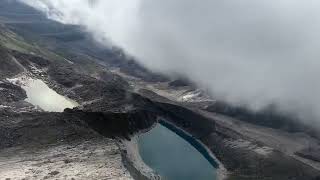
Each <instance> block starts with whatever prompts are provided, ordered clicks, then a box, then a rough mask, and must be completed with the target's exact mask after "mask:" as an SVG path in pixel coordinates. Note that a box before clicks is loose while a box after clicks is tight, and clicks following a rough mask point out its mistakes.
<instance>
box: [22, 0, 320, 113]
mask: <svg viewBox="0 0 320 180" xmlns="http://www.w3.org/2000/svg"><path fill="white" fill-rule="evenodd" d="M22 1H24V2H25V3H28V4H29V5H31V6H34V7H36V8H38V9H39V10H41V11H44V12H46V13H47V14H48V16H49V17H51V18H53V19H56V20H59V21H61V22H64V23H71V24H79V25H83V26H84V27H85V28H86V29H87V30H88V31H89V32H91V33H92V34H93V35H94V37H96V39H97V40H98V41H100V42H105V43H108V42H109V41H111V42H113V43H114V44H116V45H118V46H120V47H122V48H124V49H125V50H126V51H127V52H129V53H130V54H132V55H133V56H135V57H137V59H138V60H139V61H140V62H142V63H143V64H145V65H146V66H148V67H149V68H153V69H155V70H159V71H164V72H177V73H181V74H184V75H187V76H188V77H189V78H191V79H193V80H194V81H196V82H198V83H199V84H201V85H204V86H206V87H208V88H209V89H210V90H211V92H212V93H213V94H214V95H215V96H216V97H217V98H219V99H222V100H227V101H229V102H232V103H245V104H247V105H249V106H250V107H252V108H254V109H259V108H261V107H263V106H265V105H267V104H270V103H276V104H277V105H279V106H280V107H281V108H282V109H283V110H288V111H295V112H299V113H298V114H299V115H301V116H310V117H320V105H319V102H318V101H319V100H320V94H319V92H320V84H319V82H318V81H319V80H318V78H319V77H320V51H319V47H320V36H319V32H320V11H319V10H320V1H318V0H307V1H302V0H267V1H257V0H241V1H239V0H202V1H194V0H153V1H151V0H91V1H90V0H22Z"/></svg>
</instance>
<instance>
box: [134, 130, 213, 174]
mask: <svg viewBox="0 0 320 180" xmlns="http://www.w3.org/2000/svg"><path fill="white" fill-rule="evenodd" d="M138 144H139V151H140V155H141V157H142V159H143V161H144V162H145V163H146V164H147V165H148V166H149V167H151V168H152V169H153V170H155V171H156V172H157V173H158V174H159V175H161V177H162V178H163V179H165V180H216V179H217V178H216V168H215V167H214V166H212V164H211V163H210V162H209V161H208V160H207V159H206V158H205V157H204V156H203V155H202V154H201V153H200V152H199V151H198V150H197V149H195V148H194V147H193V146H192V145H190V144H189V143H188V142H187V141H186V140H185V139H183V138H181V137H180V136H178V135H177V134H176V133H174V132H173V131H171V130H169V129H168V128H166V127H164V126H162V125H160V124H158V125H157V126H156V127H155V128H153V129H152V130H151V131H149V132H148V133H145V134H143V135H141V137H140V138H139V141H138Z"/></svg>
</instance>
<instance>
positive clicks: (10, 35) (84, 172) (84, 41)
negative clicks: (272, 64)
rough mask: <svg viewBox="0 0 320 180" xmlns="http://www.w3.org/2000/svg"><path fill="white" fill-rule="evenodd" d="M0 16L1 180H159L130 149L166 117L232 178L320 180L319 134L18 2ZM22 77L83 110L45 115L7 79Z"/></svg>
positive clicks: (1, 7) (4, 5)
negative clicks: (224, 100)
mask: <svg viewBox="0 0 320 180" xmlns="http://www.w3.org/2000/svg"><path fill="white" fill-rule="evenodd" d="M12 3H13V4H12ZM10 8H11V10H15V14H12V13H9V12H7V11H5V10H8V9H10ZM0 12H1V13H0V17H1V18H0V23H1V26H0V64H1V65H0V177H1V178H4V179H6V178H10V179H157V178H158V177H157V176H156V175H154V174H152V172H151V173H150V172H144V171H143V170H142V169H141V167H138V166H137V164H136V162H132V161H134V160H135V159H134V158H131V157H129V155H130V154H132V152H131V151H132V148H126V147H125V146H124V144H125V142H128V141H129V140H130V139H131V138H132V137H134V135H135V134H136V133H139V132H141V131H143V130H147V129H149V128H150V127H152V126H153V125H154V123H156V122H157V120H158V119H159V118H162V119H164V120H166V121H168V122H170V123H172V124H174V125H175V126H177V127H179V128H181V129H184V130H185V131H187V132H189V133H190V134H191V135H192V136H194V137H195V138H198V139H199V140H201V141H202V142H203V143H204V144H205V145H207V147H208V148H209V149H210V150H211V152H212V153H213V154H214V155H215V156H216V157H217V159H218V160H219V161H220V162H221V166H224V167H225V168H226V170H227V171H228V177H227V178H228V179H237V180H242V179H245V180H249V179H250V180H262V179H273V180H285V179H291V180H292V179H296V180H317V179H319V178H320V162H319V157H318V153H317V152H319V149H320V140H319V136H318V135H317V132H319V131H316V130H313V129H312V128H311V129H310V128H309V127H303V128H300V129H296V128H295V127H298V126H299V127H302V126H300V125H297V124H295V123H291V121H287V120H285V121H283V118H278V120H276V119H277V118H275V117H276V116H268V115H270V113H269V114H267V115H256V114H253V113H252V112H247V111H245V110H242V109H240V110H239V109H237V108H235V107H231V106H229V105H226V104H219V103H217V102H216V101H214V99H213V98H211V97H210V96H209V95H208V94H207V93H206V92H205V91H202V90H199V89H197V88H196V87H195V86H194V85H192V83H189V82H185V81H182V80H176V81H170V80H169V79H170V78H167V77H163V76H162V75H158V74H154V73H152V72H150V71H149V70H146V69H145V68H143V67H142V66H140V65H139V64H137V63H136V62H135V61H134V60H133V59H132V58H130V57H127V56H126V55H125V54H124V53H123V52H121V50H119V49H116V48H105V47H102V46H101V45H98V44H96V43H95V42H94V41H93V40H92V39H91V38H90V37H89V36H88V35H87V34H86V33H84V32H82V31H81V29H80V28H79V27H75V26H67V25H63V24H59V23H57V22H53V21H50V20H47V19H45V17H44V16H43V15H41V14H39V13H37V12H36V11H34V10H32V9H30V8H28V7H26V6H23V5H21V4H17V2H15V1H1V3H0ZM44 24H45V25H44ZM40 27H41V28H40ZM88 47H90V48H88ZM21 76H26V77H30V78H35V79H40V80H42V81H43V82H45V83H46V84H47V85H48V86H49V87H50V88H51V89H53V90H55V91H56V92H58V93H59V94H60V95H63V96H65V97H68V98H70V99H73V100H75V101H77V102H78V103H79V104H80V105H79V107H76V108H74V109H66V110H65V111H64V112H44V111H43V110H42V109H41V108H38V107H36V106H34V105H32V104H30V103H28V102H27V101H26V98H27V94H26V92H25V90H24V89H23V88H21V86H19V84H14V83H12V82H11V81H9V79H12V78H15V77H21ZM259 119H262V120H263V121H262V123H261V122H260V121H259ZM270 122H272V123H270ZM277 123H279V124H282V125H281V126H277ZM270 124H271V125H270Z"/></svg>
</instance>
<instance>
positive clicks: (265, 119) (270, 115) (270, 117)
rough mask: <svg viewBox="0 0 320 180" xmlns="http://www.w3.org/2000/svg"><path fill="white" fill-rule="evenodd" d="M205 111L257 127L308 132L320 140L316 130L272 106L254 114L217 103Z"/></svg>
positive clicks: (244, 109) (236, 107) (237, 107)
mask: <svg viewBox="0 0 320 180" xmlns="http://www.w3.org/2000/svg"><path fill="white" fill-rule="evenodd" d="M205 110H207V111H209V112H215V113H220V114H224V115H227V116H230V117H233V118H236V119H239V120H242V121H245V122H249V123H252V124H256V125H261V126H266V127H271V128H275V129H282V130H284V131H287V132H307V133H308V134H309V135H311V136H313V137H317V138H320V134H319V133H318V131H317V130H316V129H313V128H312V127H310V126H308V125H306V124H303V123H302V122H303V121H301V120H299V119H297V118H296V117H294V116H290V115H288V114H284V113H280V112H279V111H277V108H276V107H274V106H272V105H271V106H269V107H267V108H265V109H264V110H261V111H257V112H253V111H251V110H249V109H248V108H245V107H242V106H233V105H230V104H227V103H224V102H216V103H214V104H212V105H209V106H208V107H207V108H206V109H205Z"/></svg>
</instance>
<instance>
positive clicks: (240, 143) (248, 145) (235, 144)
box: [227, 139, 273, 156]
mask: <svg viewBox="0 0 320 180" xmlns="http://www.w3.org/2000/svg"><path fill="white" fill-rule="evenodd" d="M227 144H228V145H229V147H231V148H244V149H248V150H251V151H253V152H255V153H257V154H260V155H263V156H268V155H269V154H271V153H272V152H273V149H272V148H270V147H267V146H258V145H256V144H253V143H252V142H249V141H246V140H243V139H238V140H235V141H228V142H227Z"/></svg>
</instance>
